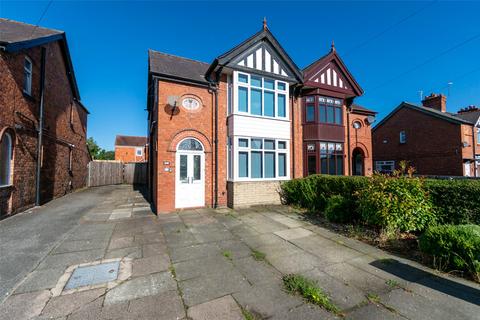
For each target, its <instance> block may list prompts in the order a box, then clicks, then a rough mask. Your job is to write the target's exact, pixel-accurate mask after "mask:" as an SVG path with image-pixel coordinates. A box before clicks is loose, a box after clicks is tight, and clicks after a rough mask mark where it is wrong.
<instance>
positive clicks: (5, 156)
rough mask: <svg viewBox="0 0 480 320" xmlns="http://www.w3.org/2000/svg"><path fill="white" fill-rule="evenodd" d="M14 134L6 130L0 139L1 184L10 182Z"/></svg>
mask: <svg viewBox="0 0 480 320" xmlns="http://www.w3.org/2000/svg"><path fill="white" fill-rule="evenodd" d="M12 147H13V143H12V136H11V135H10V134H9V133H7V132H5V134H4V135H3V137H2V138H1V140H0V186H5V185H9V184H10V170H11V166H12Z"/></svg>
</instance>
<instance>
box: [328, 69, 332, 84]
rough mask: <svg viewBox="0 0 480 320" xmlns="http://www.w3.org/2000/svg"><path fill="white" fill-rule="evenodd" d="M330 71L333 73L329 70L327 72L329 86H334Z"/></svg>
mask: <svg viewBox="0 0 480 320" xmlns="http://www.w3.org/2000/svg"><path fill="white" fill-rule="evenodd" d="M330 71H331V69H330V68H328V70H327V84H328V85H332V76H331V74H330Z"/></svg>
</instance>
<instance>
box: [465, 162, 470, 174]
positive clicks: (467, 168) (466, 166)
mask: <svg viewBox="0 0 480 320" xmlns="http://www.w3.org/2000/svg"><path fill="white" fill-rule="evenodd" d="M464 166H465V174H464V176H465V177H470V175H471V174H470V162H465V163H464Z"/></svg>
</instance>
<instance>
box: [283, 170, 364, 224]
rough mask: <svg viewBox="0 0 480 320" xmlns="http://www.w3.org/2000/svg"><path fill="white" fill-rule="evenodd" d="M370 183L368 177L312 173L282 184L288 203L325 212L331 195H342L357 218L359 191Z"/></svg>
mask: <svg viewBox="0 0 480 320" xmlns="http://www.w3.org/2000/svg"><path fill="white" fill-rule="evenodd" d="M367 183H368V178H366V177H346V176H330V175H311V176H308V177H306V178H300V179H294V180H289V181H286V182H284V183H283V184H282V198H283V200H284V202H285V203H286V204H293V205H298V206H300V207H303V208H306V209H308V210H310V211H313V212H323V211H324V210H325V208H326V206H327V201H328V199H329V198H330V197H331V196H334V195H341V196H342V197H343V198H344V200H345V201H346V202H347V205H346V206H347V207H348V210H349V212H350V214H351V216H352V217H351V219H350V220H355V215H356V211H357V210H356V201H357V195H356V193H357V191H358V190H361V189H363V188H364V187H365V186H366V185H367Z"/></svg>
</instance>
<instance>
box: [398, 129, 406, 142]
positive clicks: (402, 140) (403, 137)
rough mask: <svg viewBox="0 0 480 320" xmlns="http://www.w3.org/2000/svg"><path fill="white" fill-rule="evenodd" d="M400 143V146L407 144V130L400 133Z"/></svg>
mask: <svg viewBox="0 0 480 320" xmlns="http://www.w3.org/2000/svg"><path fill="white" fill-rule="evenodd" d="M399 142H400V144H405V143H407V133H406V132H405V130H402V131H400V133H399Z"/></svg>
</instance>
